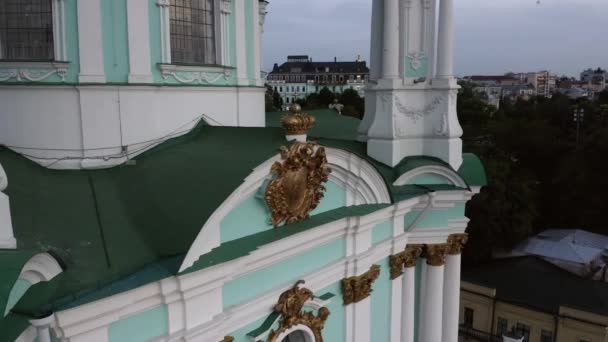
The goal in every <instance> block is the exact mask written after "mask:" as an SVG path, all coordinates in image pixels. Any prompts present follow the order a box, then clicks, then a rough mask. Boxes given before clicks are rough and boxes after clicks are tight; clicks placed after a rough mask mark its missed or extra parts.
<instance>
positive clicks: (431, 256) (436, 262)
mask: <svg viewBox="0 0 608 342" xmlns="http://www.w3.org/2000/svg"><path fill="white" fill-rule="evenodd" d="M449 248H450V246H449V245H448V244H447V243H442V244H436V245H426V246H425V248H424V253H423V256H424V257H425V258H426V263H427V264H428V265H430V266H443V265H445V256H446V254H447V252H448V250H449Z"/></svg>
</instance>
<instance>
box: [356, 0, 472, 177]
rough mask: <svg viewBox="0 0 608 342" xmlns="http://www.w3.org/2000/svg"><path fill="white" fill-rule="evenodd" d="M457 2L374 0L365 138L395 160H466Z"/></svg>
mask: <svg viewBox="0 0 608 342" xmlns="http://www.w3.org/2000/svg"><path fill="white" fill-rule="evenodd" d="M453 1H454V0H373V5H372V35H371V58H370V59H371V60H370V62H371V70H370V81H371V82H370V83H369V85H368V88H367V89H366V91H365V97H366V98H365V101H366V112H365V117H364V119H363V122H362V123H361V125H360V127H359V140H360V141H367V146H368V147H367V148H368V155H369V156H371V157H372V158H374V159H376V160H378V161H380V162H382V163H384V164H387V165H389V166H395V165H397V164H398V163H399V162H400V161H401V160H402V159H403V158H404V157H408V156H418V155H426V156H434V157H437V158H440V159H442V160H444V161H446V162H448V163H449V164H450V165H451V166H452V167H453V168H454V169H458V167H459V166H460V165H461V163H462V141H461V139H460V137H461V135H462V128H461V127H460V124H459V123H458V117H457V114H456V99H457V94H458V85H457V83H456V80H455V78H454V75H453V12H454V9H453V7H454V4H453Z"/></svg>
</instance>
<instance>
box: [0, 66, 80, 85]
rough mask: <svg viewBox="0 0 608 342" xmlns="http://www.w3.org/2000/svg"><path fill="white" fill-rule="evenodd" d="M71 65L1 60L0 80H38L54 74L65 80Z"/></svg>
mask: <svg viewBox="0 0 608 342" xmlns="http://www.w3.org/2000/svg"><path fill="white" fill-rule="evenodd" d="M69 66H70V63H67V62H0V81H10V80H14V81H17V82H28V81H30V82H38V81H44V80H45V79H47V78H49V77H52V76H53V75H57V76H59V78H60V79H61V81H65V76H66V74H67V72H68V68H69Z"/></svg>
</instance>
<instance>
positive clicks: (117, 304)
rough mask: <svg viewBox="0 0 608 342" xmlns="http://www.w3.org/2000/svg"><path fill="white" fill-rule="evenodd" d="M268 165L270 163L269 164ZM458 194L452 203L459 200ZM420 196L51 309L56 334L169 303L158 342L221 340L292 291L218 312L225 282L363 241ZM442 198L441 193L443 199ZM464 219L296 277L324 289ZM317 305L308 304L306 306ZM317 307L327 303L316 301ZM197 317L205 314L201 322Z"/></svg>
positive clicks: (443, 235)
mask: <svg viewBox="0 0 608 342" xmlns="http://www.w3.org/2000/svg"><path fill="white" fill-rule="evenodd" d="M271 162H272V160H270V161H268V162H267V163H271ZM264 165H265V164H264ZM256 170H257V169H256ZM255 172H256V171H255V170H254V173H255ZM260 172H261V171H260ZM250 177H253V176H251V175H250ZM255 189H257V188H255ZM455 192H456V193H459V194H460V198H464V197H466V193H468V192H469V191H467V190H462V191H455ZM457 195H458V194H455V195H454V196H451V197H449V198H453V199H457V198H458V196H457ZM442 196H443V195H442ZM425 197H426V196H421V197H420V198H416V199H409V200H407V201H403V202H399V203H396V204H393V205H391V206H389V207H387V208H386V209H382V210H380V211H377V212H374V213H370V214H368V215H364V216H361V217H351V218H344V219H340V220H337V221H334V222H330V223H327V224H324V225H321V226H318V227H315V228H312V229H310V230H307V231H305V232H301V233H298V234H294V235H292V236H289V237H286V238H284V239H282V240H280V241H276V242H273V243H270V244H267V245H264V246H261V247H260V248H258V249H257V250H255V251H253V252H252V253H250V254H248V255H246V256H244V257H242V258H239V259H235V260H232V261H228V262H225V263H222V264H219V265H215V266H211V267H208V268H205V269H203V270H200V271H197V272H193V273H188V274H184V275H179V276H173V277H169V278H166V279H163V280H160V281H157V282H154V283H150V284H147V285H144V286H141V287H138V288H136V289H133V290H130V291H127V292H123V293H120V294H117V295H114V296H110V297H107V298H103V299H100V300H98V301H95V302H91V303H88V304H85V305H81V306H78V307H75V308H72V309H68V310H64V311H59V312H56V313H55V317H56V321H57V328H56V330H55V331H56V332H57V334H58V337H60V338H63V339H65V340H70V341H72V340H74V341H87V340H86V338H88V337H90V336H92V335H91V334H93V333H95V334H97V333H99V334H102V335H103V332H105V331H107V328H108V326H109V325H110V324H112V323H113V322H116V321H118V320H120V319H124V318H126V317H129V316H131V315H134V314H138V313H141V312H145V311H147V310H150V309H153V308H155V307H157V306H158V305H161V304H167V305H168V306H169V317H168V319H169V333H168V335H167V336H164V337H162V338H159V339H158V340H157V341H167V342H170V341H171V342H172V341H180V342H183V341H219V340H221V339H222V337H223V336H224V335H225V334H226V333H229V332H231V331H235V330H238V329H240V328H242V327H244V326H247V325H248V324H250V323H252V322H253V321H256V320H258V319H259V318H261V317H266V316H268V315H269V314H271V313H272V310H273V305H274V304H275V303H276V299H277V298H278V296H280V294H281V293H283V292H284V291H285V290H288V289H289V288H291V287H292V286H293V283H292V282H291V281H290V282H289V283H284V284H276V287H274V288H273V289H271V290H269V291H267V292H265V293H263V294H261V295H259V296H256V297H255V298H252V299H250V300H248V301H246V302H243V303H240V304H237V305H235V306H232V307H229V308H223V307H222V291H221V289H222V287H223V285H224V284H225V283H226V282H228V281H230V280H232V279H237V278H239V277H242V276H244V275H247V274H249V273H251V272H254V271H256V270H260V269H262V268H265V267H269V266H271V265H273V264H277V263H280V262H281V261H283V260H286V259H288V258H290V257H293V256H294V255H298V254H301V253H305V252H306V251H309V250H311V249H314V248H315V247H318V246H320V245H323V244H327V243H329V242H331V241H335V240H336V239H340V238H346V237H347V236H352V237H353V238H355V236H356V235H357V234H358V235H360V237H361V238H363V240H368V237H367V235H368V234H369V233H370V232H371V229H372V228H373V227H374V225H376V224H378V223H381V222H384V221H386V220H389V219H391V218H395V217H396V216H395V215H396V214H397V213H400V215H402V214H403V212H407V211H408V210H412V209H413V207H415V206H419V205H420V203H422V202H423V201H422V198H425ZM447 198H448V197H447V196H446V197H445V199H446V200H447ZM401 218H402V217H401ZM466 221H467V220H466V219H462V220H450V221H449V222H448V226H447V227H437V228H425V229H421V230H419V231H416V230H414V231H409V232H405V231H401V233H400V234H394V237H393V238H392V239H388V240H386V241H383V242H381V243H379V244H375V245H371V244H369V243H368V242H367V241H361V242H363V244H364V245H365V246H367V248H353V249H352V252H351V253H348V256H345V257H344V258H342V259H340V260H338V261H336V262H334V263H331V264H330V265H327V266H326V267H323V268H322V269H320V270H316V271H313V272H310V273H307V274H302V275H300V276H299V277H298V278H299V279H305V280H306V286H307V288H309V289H311V290H312V291H313V292H317V291H321V290H322V289H324V288H326V287H327V286H330V285H332V284H335V283H336V282H338V281H340V279H342V278H344V276H345V275H347V274H359V273H361V272H363V271H364V270H365V267H367V269H369V265H371V264H373V263H378V262H380V261H381V260H384V259H385V258H387V257H388V256H389V255H392V254H394V251H395V248H397V249H400V250H402V249H403V248H405V246H406V245H407V244H411V243H420V244H425V243H427V244H428V243H431V244H432V243H444V242H446V241H447V239H448V237H449V236H450V235H451V234H454V233H457V232H461V231H464V229H465V227H466ZM360 246H361V245H360ZM314 304H315V303H311V306H313V305H314ZM317 305H322V306H324V305H325V304H323V303H317ZM201 313H202V314H204V315H205V317H203V318H201V317H200V314H201ZM95 336H97V335H95ZM89 340H91V339H89Z"/></svg>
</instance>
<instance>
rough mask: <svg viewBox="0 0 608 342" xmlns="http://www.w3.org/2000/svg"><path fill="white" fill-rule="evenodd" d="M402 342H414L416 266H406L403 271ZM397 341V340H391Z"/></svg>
mask: <svg viewBox="0 0 608 342" xmlns="http://www.w3.org/2000/svg"><path fill="white" fill-rule="evenodd" d="M402 277H403V297H402V306H403V311H402V313H401V314H402V325H403V328H402V330H401V342H414V330H415V316H416V267H406V268H405V271H404V273H403V276H402ZM391 341H396V340H391Z"/></svg>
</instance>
